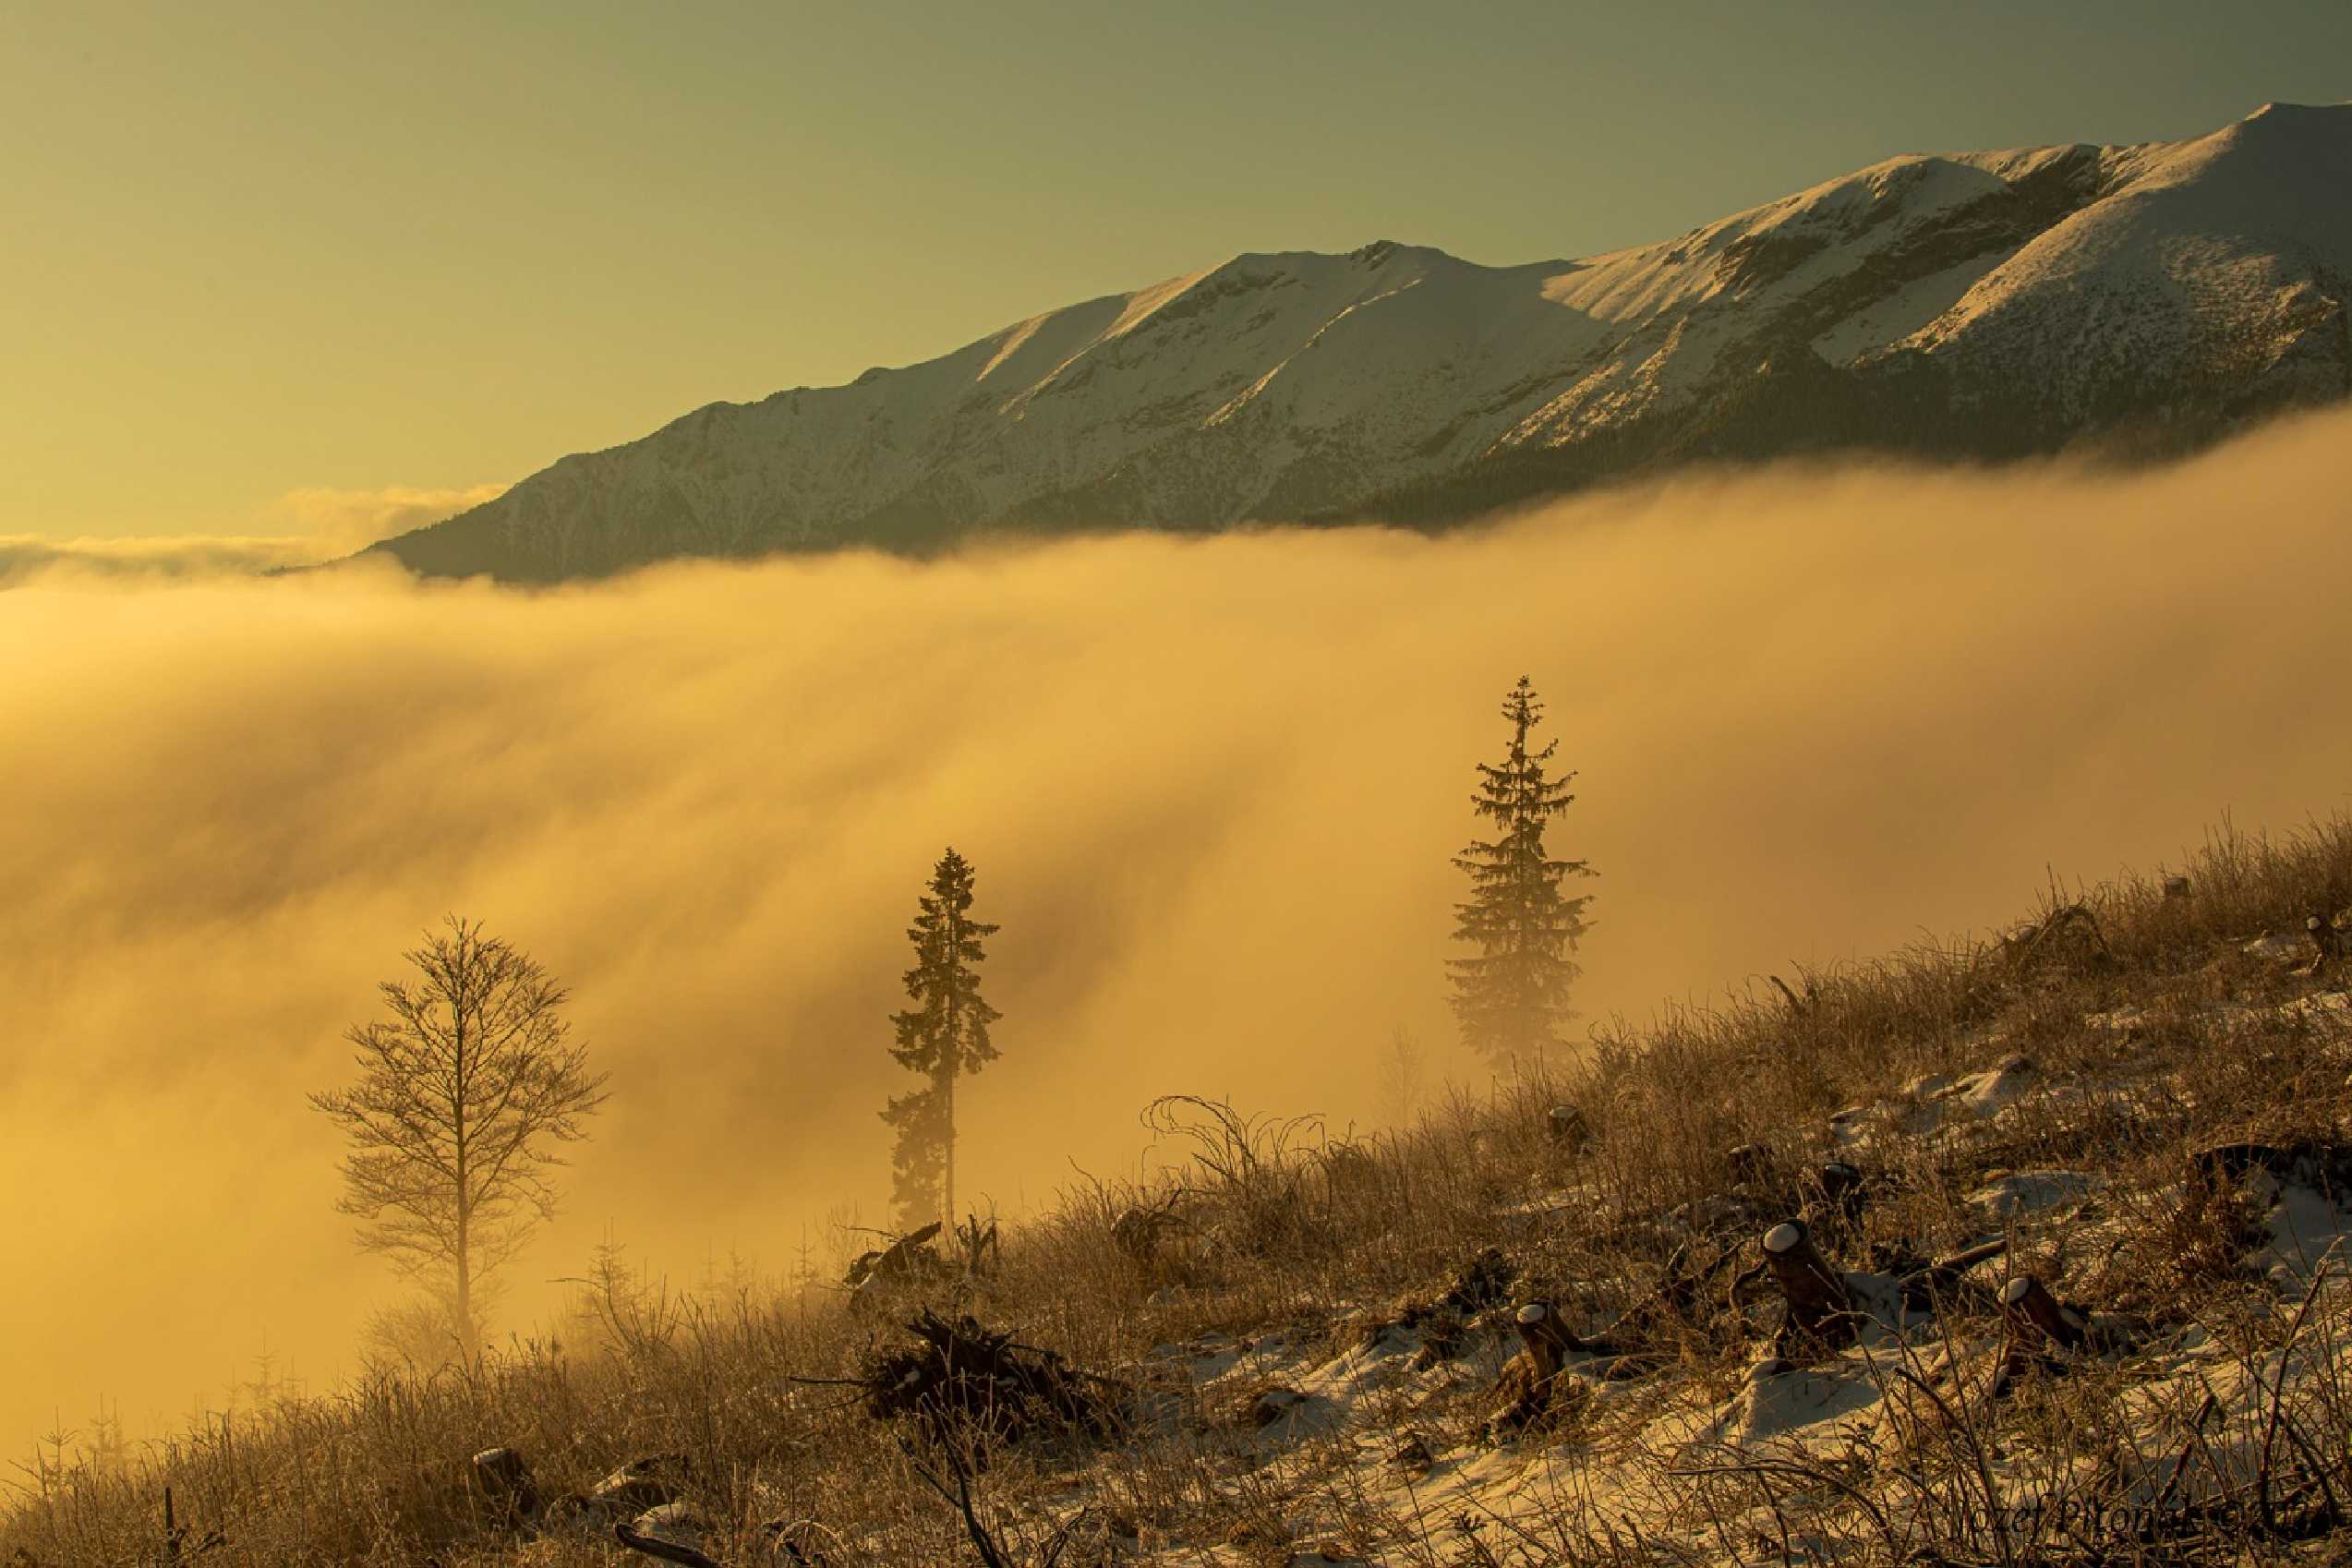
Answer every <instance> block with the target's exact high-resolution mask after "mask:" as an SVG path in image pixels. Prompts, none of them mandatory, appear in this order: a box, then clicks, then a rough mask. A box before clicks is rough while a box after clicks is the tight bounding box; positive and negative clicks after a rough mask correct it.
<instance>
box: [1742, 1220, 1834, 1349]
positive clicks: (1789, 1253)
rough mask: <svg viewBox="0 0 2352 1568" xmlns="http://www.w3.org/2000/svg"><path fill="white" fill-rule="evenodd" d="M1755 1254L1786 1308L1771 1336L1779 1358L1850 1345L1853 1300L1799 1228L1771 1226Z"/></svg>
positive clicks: (1807, 1232)
mask: <svg viewBox="0 0 2352 1568" xmlns="http://www.w3.org/2000/svg"><path fill="white" fill-rule="evenodd" d="M1761 1249H1762V1252H1763V1255H1764V1267H1765V1271H1766V1272H1767V1273H1768V1274H1769V1275H1770V1276H1771V1278H1772V1283H1773V1284H1774V1285H1776V1286H1778V1287H1779V1291H1780V1296H1781V1298H1782V1299H1783V1300H1785V1301H1786V1302H1787V1303H1788V1314H1787V1317H1786V1319H1785V1321H1783V1322H1782V1324H1781V1327H1780V1333H1779V1334H1778V1335H1776V1336H1775V1340H1776V1345H1777V1347H1778V1348H1779V1349H1780V1350H1781V1353H1782V1354H1784V1355H1786V1354H1788V1353H1789V1350H1790V1348H1791V1345H1803V1344H1804V1343H1806V1342H1810V1343H1812V1344H1814V1345H1819V1346H1821V1347H1823V1348H1826V1349H1832V1350H1835V1349H1840V1348H1843V1347H1844V1346H1845V1345H1850V1344H1851V1343H1852V1341H1853V1337H1854V1331H1855V1329H1856V1327H1857V1323H1856V1321H1855V1316H1854V1310H1853V1297H1851V1295H1850V1294H1849V1293H1848V1291H1847V1289H1846V1282H1845V1278H1844V1276H1843V1275H1841V1274H1839V1272H1837V1271H1836V1270H1835V1269H1833V1268H1831V1267H1830V1266H1829V1261H1828V1260H1827V1259H1826V1258H1824V1257H1822V1255H1821V1252H1820V1249H1819V1248H1816V1247H1815V1246H1814V1244H1813V1233H1812V1232H1811V1231H1810V1230H1808V1229H1807V1228H1806V1227H1805V1224H1804V1222H1803V1220H1790V1221H1787V1222H1786V1223H1784V1224H1777V1225H1774V1226H1773V1227H1772V1228H1771V1229H1770V1230H1768V1231H1766V1232H1765V1233H1764V1240H1763V1244H1762V1248H1761ZM1781 1342H1788V1343H1781Z"/></svg>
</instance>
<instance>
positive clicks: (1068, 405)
mask: <svg viewBox="0 0 2352 1568" xmlns="http://www.w3.org/2000/svg"><path fill="white" fill-rule="evenodd" d="M2348 291H2352V103H2345V104H2336V105H2332V106H2327V107H2318V108H2310V107H2298V106H2292V105H2286V104H2274V105H2272V106H2270V107H2268V108H2265V109H2262V110H2261V111H2260V112H2258V113H2256V114H2254V115H2250V116H2249V117H2248V118H2247V119H2245V120H2242V121H2239V122H2238V123H2237V124H2236V125H2232V126H2229V127H2225V128H2224V129H2222V130H2219V131H2216V132H2214V133H2213V135H2211V136H2206V137H2201V138H2199V139H2195V140H2192V141H2183V142H2168V143H2156V144H2150V145H2144V146H2136V147H2093V146H2074V147H2044V148H2033V149H2027V150H2022V151H2007V152H1975V153H1960V154H1952V155H1948V156H1940V157H1902V158H1893V159H1889V160H1888V161H1887V162H1886V163H1878V164H1875V165H1873V166H1872V167H1870V168H1867V169H1864V170H1861V171H1860V172H1858V173H1855V174H1851V175H1846V176H1845V177H1843V178H1841V179H1836V180H1832V181H1830V182H1828V183H1827V184H1826V185H1820V186H1815V187H1814V188H1812V189H1811V190H1806V191H1802V192H1800V193H1798V194H1797V195H1795V196H1791V197H1788V198H1785V199H1782V200H1779V201H1776V202H1773V203H1771V204H1770V205H1768V206H1764V207H1758V208H1755V209H1754V210H1753V211H1746V212H1742V213H1738V214H1736V215H1735V216H1732V217H1729V218H1725V219H1723V220H1721V221H1719V222H1718V223H1709V224H1707V225H1706V226H1705V227H1703V228H1697V229H1694V230H1692V231H1691V232H1690V233H1688V234H1686V235H1681V236H1680V237H1678V238H1675V239H1671V240H1667V241H1664V242H1662V243H1659V244H1656V245H1648V246H1643V247H1638V248H1636V249H1632V250H1623V251H1618V252H1616V253H1614V254H1611V255H1607V256H1598V257H1594V258H1592V259H1587V260H1582V261H1543V262H1535V263H1531V264H1528V265H1525V266H1516V267H1482V266H1478V265H1474V264H1472V263H1470V262H1467V261H1463V260H1459V259H1455V258H1453V257H1452V256H1448V255H1446V254H1444V253H1443V252H1441V251H1437V250H1431V249H1427V248H1423V247H1415V246H1406V245H1396V244H1391V243H1387V242H1381V243H1379V244H1375V245H1368V246H1366V247H1363V248H1362V249H1360V250H1356V251H1351V252H1349V253H1348V254H1346V255H1345V256H1325V255H1318V254H1311V253H1288V254H1282V255H1263V256H1259V255H1251V256H1241V257H1236V259H1233V260H1231V261H1228V262H1226V263H1225V264H1224V266H1222V267H1217V268H1214V269H1212V270H1210V271H1204V272H1195V273H1191V274H1188V275H1187V276H1184V277H1179V278H1175V279H1171V280H1170V281H1168V282H1166V283H1159V284H1155V285H1154V286H1152V287H1151V288H1147V289H1142V290H1140V291H1138V292H1136V293H1134V294H1128V295H1116V296H1110V297H1108V298H1104V299H1095V300H1090V301H1088V302H1087V303H1085V304H1083V305H1074V306H1071V307H1069V308H1066V309H1062V310H1056V311H1053V312H1051V313H1049V314H1047V315H1043V316H1039V317H1036V318H1033V319H1032V320H1027V321H1022V322H1019V323H1018V324H1016V325H1014V326H1011V327H1007V328H1006V329H1005V330H1004V331H1002V332H996V333H995V334H993V335H991V336H989V337H986V338H983V339H982V340H981V341H980V342H978V343H975V344H971V345H969V346H968V347H965V348H962V349H959V350H958V351H957V352H955V353H953V354H950V355H947V356H944V357H942V358H938V359H934V360H930V361H928V362H926V363H924V364H921V365H914V366H910V367H908V368H904V369H896V370H886V369H874V370H869V371H867V372H866V373H865V374H864V375H862V376H861V377H859V378H858V379H857V380H855V381H853V382H851V383H850V384H849V385H848V386H842V387H823V388H800V389H796V390H794V391H791V392H778V393H777V394H775V395H774V396H772V397H769V398H766V399H764V400H763V401H761V402H758V403H755V404H711V405H710V406H709V407H706V408H702V409H698V410H696V411H695V412H694V413H692V414H689V415H687V416H685V417H683V418H681V419H679V420H677V421H676V422H674V423H672V424H670V425H669V426H666V427H664V428H662V429H660V430H657V431H656V432H655V433H654V434H652V435H650V436H647V437H645V439H643V440H637V441H633V442H631V443H630V444H628V445H626V446H621V447H615V448H613V449H611V450H609V451H606V452H586V453H580V454H577V455H574V456H571V457H566V458H564V459H562V460H561V462H559V463H557V464H554V465H553V466H552V467H549V468H548V469H546V470H544V471H542V472H540V473H538V474H536V475H533V476H531V477H529V478H527V479H525V480H524V481H523V482H522V483H521V484H518V485H516V486H515V487H514V488H513V489H512V490H510V491H508V492H507V493H506V494H505V495H503V496H501V497H500V498H499V499H497V500H495V501H490V502H488V503H487V504H485V505H482V506H478V507H476V508H474V509H473V510H472V511H470V512H466V513H462V514H461V515H459V516H457V517H454V518H452V519H451V520H449V521H448V522H445V523H441V524H439V525H435V526H433V527H429V528H425V529H421V530H419V531H417V532H416V533H412V534H407V535H404V536H403V537H399V538H396V539H392V540H389V541H387V542H385V543H384V544H381V545H379V546H377V547H376V549H379V550H384V551H389V552H390V553H392V554H393V555H395V556H397V557H398V558H399V559H400V560H402V561H405V562H406V563H407V564H408V565H410V566H411V567H413V568H415V569H416V570H418V571H422V572H427V573H437V574H442V573H446V574H471V573H493V574H495V575H497V576H500V577H503V578H511V579H518V580H537V581H545V580H551V579H560V578H567V577H579V576H589V575H596V574H598V573H609V572H614V571H619V570H622V569H625V568H628V567H631V566H635V565H638V564H641V563H644V562H646V561H657V560H662V559H665V558H669V557H675V556H746V555H754V554H760V553H765V552H768V551H773V550H812V549H831V548H836V547H839V546H846V545H873V546H880V547H882V548H886V549H904V550H925V549H935V548H937V547H939V546H942V545H945V544H949V543H952V542H954V541H957V540H959V539H961V538H964V537H969V536H971V535H974V534H977V533H981V532H984V531H1000V530H1017V531H1028V532H1039V533H1050V532H1056V531H1067V530H1072V529H1080V528H1094V527H1111V526H1119V527H1154V528H1165V529H1188V530H1212V529H1217V528H1221V527H1225V526H1229V525H1235V524H1237V523H1243V522H1248V521H1252V520H1265V521H1305V522H1344V521H1347V520H1350V519H1356V518H1364V517H1381V518H1387V519H1392V520H1404V521H1415V522H1425V523H1436V522H1442V521H1446V520H1449V519H1453V518H1458V517H1462V516H1466V515H1469V514H1472V513H1478V512H1479V511H1482V510H1486V509H1489V508H1491V507H1493V506H1496V505H1498V504H1502V503H1506V502H1510V501H1519V500H1523V499H1526V498H1528V497H1531V496H1535V495H1539V494H1543V493H1547V492H1551V491H1558V490H1565V489H1571V488H1577V487H1579V486H1583V485H1588V484H1591V483H1594V482H1597V481H1601V480H1606V479H1610V478H1615V477H1620V476H1627V475H1631V474H1635V473H1643V472H1655V471H1658V470H1660V469H1663V468H1666V467H1670V466H1671V465H1674V464H1683V463H1689V462H1695V461H1707V460H1725V459H1730V460H1754V459H1763V458H1769V457H1775V456H1780V455H1784V454H1790V453H1797V452H1821V451H1827V450H1839V449H1864V450H1874V451H1880V452H1895V453H1903V454H1911V455H1922V456H1928V457H1934V458H1949V459H1987V458H1991V459H1997V458H2005V457H2012V456H2018V455H2023V454H2028V453H2033V452H2051V451H2056V450H2060V449H2064V448H2069V447H2079V446H2083V445H2086V444H2088V445H2103V446H2113V447H2117V448H2120V449H2121V450H2124V451H2126V452H2169V451H2177V450H2179V449H2181V448H2183V447H2187V446H2190V445H2194V444H2196V443H2198V442H2200V441H2202V440H2210V439H2212V438H2213V437H2214V436H2216V435H2219V434H2222V433H2224V432H2225V431H2226V430H2228V429H2230V428H2235V427H2236V426H2237V425H2239V424H2241V423H2243V422H2244V421H2245V420H2247V419H2248V418H2249V417H2251V416H2257V415H2259V414H2262V413H2264V412H2267V411H2271V410H2274V409H2279V408H2283V407H2289V406H2295V405H2301V404H2314V403H2319V402H2322V401H2325V400H2329V399H2333V398H2338V397H2342V396H2345V395H2346V393H2347V392H2352V326H2347V312H2346V302H2347V299H2352V292H2348Z"/></svg>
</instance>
